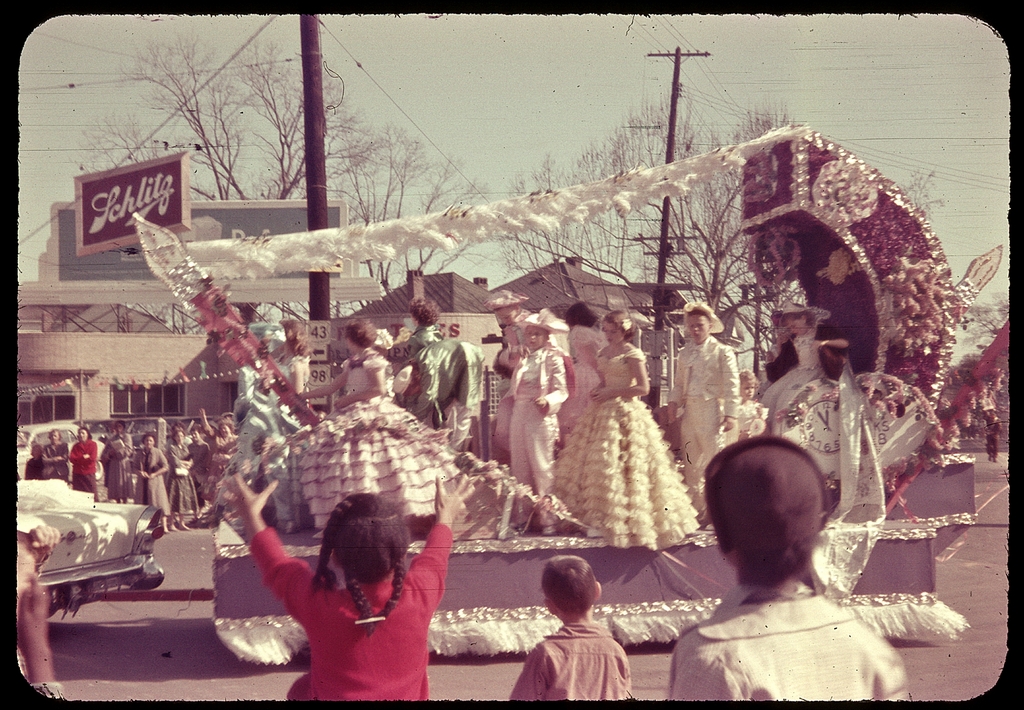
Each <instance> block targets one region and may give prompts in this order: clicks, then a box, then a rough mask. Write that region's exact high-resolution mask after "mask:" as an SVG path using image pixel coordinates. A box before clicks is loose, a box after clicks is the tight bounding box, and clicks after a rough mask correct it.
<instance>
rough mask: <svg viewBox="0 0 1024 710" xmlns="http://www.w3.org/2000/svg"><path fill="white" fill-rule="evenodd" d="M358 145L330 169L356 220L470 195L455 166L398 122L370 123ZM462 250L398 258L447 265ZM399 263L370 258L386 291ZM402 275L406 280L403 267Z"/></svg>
mask: <svg viewBox="0 0 1024 710" xmlns="http://www.w3.org/2000/svg"><path fill="white" fill-rule="evenodd" d="M359 147H360V149H359V150H358V151H356V150H353V151H350V156H349V159H348V160H345V161H341V160H335V161H332V163H331V165H330V166H329V168H328V170H329V172H328V177H329V179H330V180H331V181H332V183H333V184H334V185H337V186H338V187H337V188H336V189H337V190H338V193H339V194H340V196H341V197H342V198H343V199H344V200H346V202H348V204H349V208H350V215H351V217H352V220H353V221H358V222H361V223H362V224H370V223H372V222H382V221H385V220H390V219H400V218H402V217H405V216H408V215H409V214H425V213H429V212H437V211H440V210H443V209H444V208H445V207H447V206H448V205H449V204H452V203H454V202H457V201H459V200H461V199H462V198H464V197H466V196H467V195H468V191H467V190H465V189H460V188H458V187H457V185H458V184H459V180H460V179H461V178H460V177H459V175H458V171H457V169H456V167H455V166H454V165H452V164H450V163H448V162H447V161H445V160H435V159H433V158H431V157H430V156H429V155H428V153H427V151H426V149H425V148H424V147H423V144H422V143H421V142H420V141H418V140H416V139H415V138H413V137H412V136H411V135H409V133H408V132H406V131H404V130H402V129H401V128H398V127H397V126H394V125H390V124H389V125H386V126H384V127H382V128H379V129H373V128H367V129H366V130H365V132H364V133H363V134H362V139H361V143H360V144H359ZM466 187H467V188H468V187H469V186H466ZM461 251H462V250H455V251H452V252H445V251H443V250H440V249H419V250H415V251H411V252H407V253H406V254H404V255H403V256H402V257H401V258H400V259H399V261H398V262H397V263H398V264H399V265H401V266H404V267H405V270H410V269H413V270H421V271H425V270H427V269H428V268H429V267H433V268H435V269H443V268H444V267H445V266H447V265H449V264H450V263H451V262H452V261H454V259H455V258H457V256H458V254H459V253H460V252H461ZM395 265H396V262H395V261H389V262H366V266H367V268H368V269H369V270H370V274H371V275H372V276H373V278H375V279H376V280H377V281H379V282H380V284H381V285H382V286H383V287H384V290H385V291H390V290H391V289H392V284H391V281H392V277H393V274H392V269H393V267H394V266H395ZM399 280H400V283H402V284H404V283H405V274H404V271H403V273H401V274H400V275H399Z"/></svg>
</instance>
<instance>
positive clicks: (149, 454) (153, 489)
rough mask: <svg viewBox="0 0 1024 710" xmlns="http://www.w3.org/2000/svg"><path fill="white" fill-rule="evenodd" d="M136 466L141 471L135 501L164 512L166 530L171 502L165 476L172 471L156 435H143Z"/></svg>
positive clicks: (168, 525) (163, 519) (165, 528)
mask: <svg viewBox="0 0 1024 710" xmlns="http://www.w3.org/2000/svg"><path fill="white" fill-rule="evenodd" d="M136 460H137V465H136V468H137V470H138V471H139V481H138V485H136V486H135V502H136V503H137V504H138V505H152V506H156V507H157V508H159V509H160V511H161V512H162V513H163V518H162V520H161V522H162V523H163V528H164V532H165V533H168V532H170V531H171V530H172V528H171V527H170V518H171V503H170V500H168V498H167V484H166V483H165V482H164V477H165V476H166V475H167V473H168V472H169V471H170V465H169V464H168V463H167V457H166V456H164V452H163V451H161V450H160V449H158V448H157V447H156V436H155V435H153V434H146V435H145V436H143V437H142V451H140V452H139V453H138V457H137V459H136Z"/></svg>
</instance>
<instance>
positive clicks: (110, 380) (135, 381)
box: [18, 360, 241, 397]
mask: <svg viewBox="0 0 1024 710" xmlns="http://www.w3.org/2000/svg"><path fill="white" fill-rule="evenodd" d="M240 370H241V368H234V369H232V370H222V371H220V372H217V373H215V374H209V373H208V372H207V371H206V362H205V361H202V360H200V361H199V374H198V375H187V374H186V373H185V370H184V369H183V368H178V374H176V375H174V376H171V375H170V371H168V370H165V371H164V374H163V377H157V378H145V377H134V376H130V377H117V376H112V375H91V376H89V375H86V376H84V381H83V383H82V386H83V387H95V388H100V387H117V389H119V390H124V389H133V390H138V389H149V388H150V387H153V386H155V385H160V386H162V385H174V384H183V383H187V382H205V381H208V380H225V379H232V378H237V377H238V373H239V371H240ZM69 386H70V387H77V386H78V378H77V377H65V378H64V379H62V380H60V381H58V382H50V383H48V384H40V385H33V386H31V387H18V396H19V397H24V396H30V395H37V394H48V393H51V392H55V391H59V390H62V389H63V388H65V387H69Z"/></svg>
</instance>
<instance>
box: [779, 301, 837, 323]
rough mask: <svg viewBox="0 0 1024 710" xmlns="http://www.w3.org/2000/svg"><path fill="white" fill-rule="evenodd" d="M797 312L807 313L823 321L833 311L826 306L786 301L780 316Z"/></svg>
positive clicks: (818, 320)
mask: <svg viewBox="0 0 1024 710" xmlns="http://www.w3.org/2000/svg"><path fill="white" fill-rule="evenodd" d="M795 313H807V314H809V315H811V316H813V317H814V319H815V320H816V321H817V322H819V323H820V322H821V321H823V320H825V319H827V318H828V317H829V316H830V315H832V314H831V313H829V312H828V311H826V310H825V309H824V308H818V307H817V306H806V305H804V304H803V303H796V302H795V301H786V302H785V303H784V304H783V305H782V310H780V311H779V316H780V317H782V316H785V315H791V314H795Z"/></svg>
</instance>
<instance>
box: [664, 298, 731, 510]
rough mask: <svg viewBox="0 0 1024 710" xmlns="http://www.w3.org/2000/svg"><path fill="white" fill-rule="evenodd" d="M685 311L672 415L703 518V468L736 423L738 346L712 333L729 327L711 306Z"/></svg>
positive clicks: (686, 472) (687, 476)
mask: <svg viewBox="0 0 1024 710" xmlns="http://www.w3.org/2000/svg"><path fill="white" fill-rule="evenodd" d="M683 313H684V315H685V319H686V322H685V327H686V334H687V342H686V345H684V346H683V348H682V350H680V351H679V355H678V356H677V358H676V377H675V384H674V386H673V388H672V394H671V395H670V396H669V405H668V419H669V422H670V423H671V422H676V421H678V422H679V427H680V429H679V432H680V438H679V441H680V444H681V449H680V455H681V456H682V459H683V462H684V464H683V478H684V480H685V481H686V485H687V486H689V488H690V495H691V496H692V498H693V505H694V507H695V508H696V509H697V514H698V516H699V517H701V518H703V517H704V513H705V511H706V505H705V503H704V468H705V467H706V466H707V464H708V462H709V461H710V460H711V458H712V457H713V456H714V455H715V454H717V453H718V452H719V451H720V450H721V449H722V447H723V446H724V443H725V442H724V438H723V434H724V433H725V432H727V431H730V430H731V429H733V428H734V427H735V426H736V414H737V409H738V408H739V405H740V377H739V368H738V367H737V365H736V353H735V351H734V350H733V349H732V348H730V347H729V346H728V345H725V344H724V343H720V342H719V341H718V340H716V339H715V338H712V337H711V336H712V334H714V333H721V332H722V331H723V330H725V326H724V325H723V324H722V321H721V320H719V318H718V316H716V315H715V312H714V311H713V310H711V307H710V306H709V305H708V304H706V303H699V302H698V303H687V304H686V306H684V307H683Z"/></svg>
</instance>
